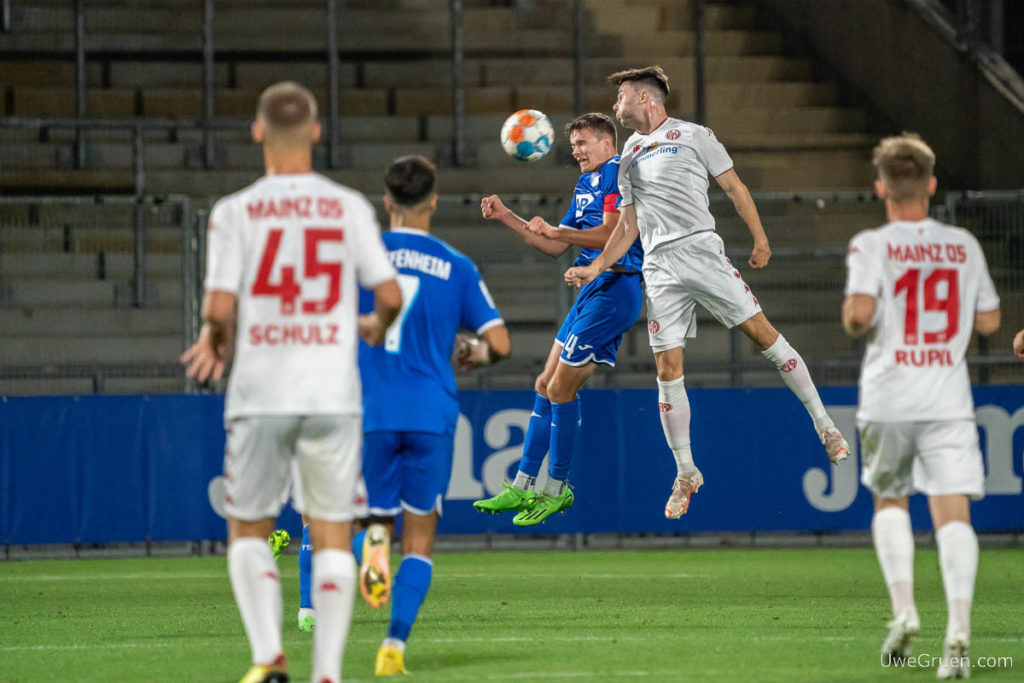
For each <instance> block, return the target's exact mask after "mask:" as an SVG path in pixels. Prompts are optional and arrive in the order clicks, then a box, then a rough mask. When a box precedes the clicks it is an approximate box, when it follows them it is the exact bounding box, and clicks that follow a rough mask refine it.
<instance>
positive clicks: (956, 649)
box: [935, 631, 971, 680]
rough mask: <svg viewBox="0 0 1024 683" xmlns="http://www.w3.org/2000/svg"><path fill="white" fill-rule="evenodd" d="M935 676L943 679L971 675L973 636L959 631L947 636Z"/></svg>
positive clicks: (968, 676)
mask: <svg viewBox="0 0 1024 683" xmlns="http://www.w3.org/2000/svg"><path fill="white" fill-rule="evenodd" d="M935 676H936V678H940V679H942V680H949V679H953V678H970V677H971V637H970V636H969V635H967V633H965V632H964V631H959V632H957V633H955V634H954V635H953V636H952V637H949V638H946V642H945V643H943V645H942V659H941V660H940V661H939V670H938V671H936V672H935Z"/></svg>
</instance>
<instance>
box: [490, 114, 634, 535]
mask: <svg viewBox="0 0 1024 683" xmlns="http://www.w3.org/2000/svg"><path fill="white" fill-rule="evenodd" d="M565 132H566V136H567V137H568V138H569V144H570V145H571V147H572V154H573V158H574V159H575V160H576V162H577V163H578V164H579V166H580V174H581V175H580V177H579V180H578V181H577V182H576V189H575V191H574V193H573V202H572V204H571V205H570V206H569V210H568V212H567V213H566V215H565V217H564V218H563V219H562V222H561V224H560V225H559V226H558V227H557V228H556V227H554V226H551V225H549V224H548V223H547V222H545V221H544V219H543V218H541V217H540V216H536V217H534V218H533V219H532V220H530V221H529V222H527V221H525V220H523V219H522V218H520V217H519V216H517V215H516V214H514V213H513V212H512V211H510V210H509V209H508V208H507V207H506V206H505V205H504V204H502V202H501V200H500V199H499V198H498V197H497V196H496V195H492V196H490V197H485V198H484V199H483V201H482V202H481V210H482V212H483V217H484V218H488V219H491V220H497V221H501V222H502V223H504V224H505V225H507V226H508V227H509V228H511V229H512V230H514V231H515V232H516V234H517V235H519V236H520V237H521V238H523V240H524V241H525V242H526V243H527V244H529V245H530V246H531V247H533V248H534V249H537V250H538V251H540V252H541V253H544V254H547V255H549V256H552V257H557V256H560V255H561V254H562V253H563V252H565V250H566V249H568V248H569V247H570V246H571V245H576V246H579V247H580V253H579V256H577V257H576V264H577V265H586V264H588V263H590V261H591V260H592V259H593V258H594V257H595V256H596V255H597V254H598V253H599V252H600V251H601V249H602V248H604V245H605V242H606V241H607V240H608V235H609V234H610V233H611V231H612V227H613V226H614V225H615V223H616V221H617V220H618V217H619V209H618V201H619V189H618V182H617V178H618V175H619V157H618V156H617V155H616V154H615V149H616V130H615V123H614V122H613V121H612V120H611V118H609V117H608V116H605V115H604V114H584V115H583V116H580V117H579V118H577V119H575V120H574V121H572V122H571V123H570V124H569V125H568V126H566V131H565ZM642 262H643V250H642V249H641V247H640V241H639V240H635V241H634V242H633V243H632V244H631V245H629V248H628V249H626V250H624V252H623V253H622V254H620V256H619V257H618V258H617V259H616V261H615V263H614V264H612V265H611V268H610V269H609V270H607V271H606V272H603V273H602V274H600V275H599V276H598V277H596V278H595V279H594V281H593V282H592V283H590V284H588V285H587V286H586V287H584V288H583V289H582V290H581V291H580V294H579V297H577V299H576V302H575V303H574V304H573V306H572V308H571V309H570V310H569V314H568V315H567V316H566V317H565V320H564V321H563V322H562V326H561V328H560V329H559V330H558V334H557V335H556V336H555V342H554V344H552V346H551V352H550V353H549V354H548V359H547V362H546V363H545V365H544V370H543V371H542V372H541V374H540V376H539V377H537V381H536V383H535V385H534V386H535V388H536V391H537V395H536V396H535V397H534V402H533V411H532V412H531V414H530V422H529V426H528V427H527V432H526V439H525V441H524V443H523V457H522V459H521V460H520V461H519V472H518V473H517V474H516V478H515V481H513V482H512V484H511V485H509V484H506V485H505V488H504V490H503V491H502V492H501V493H499V494H498V495H497V496H495V497H493V498H489V499H486V500H478V501H476V502H475V503H473V507H475V508H476V509H477V510H482V511H485V512H489V513H494V512H504V511H507V510H516V511H517V512H518V514H516V516H515V517H514V518H513V519H512V522H513V524H516V525H519V526H531V525H535V524H539V523H541V522H543V521H544V520H545V519H547V518H548V517H549V516H551V515H552V514H554V513H556V512H559V511H561V510H565V509H567V508H570V507H572V504H573V493H572V489H570V488H569V486H568V481H567V477H568V474H569V464H570V462H571V460H572V457H573V453H574V452H575V450H576V441H577V439H578V435H579V431H580V407H579V396H578V395H577V392H578V391H579V390H580V387H582V386H583V384H584V383H585V382H586V381H587V379H589V378H590V376H591V375H592V374H594V370H595V369H596V368H597V366H598V365H599V364H603V365H608V366H614V365H615V356H616V352H617V350H618V348H619V343H620V342H621V341H622V335H623V333H624V332H626V331H627V330H628V329H629V328H630V327H632V326H633V324H634V323H635V322H636V320H637V318H638V317H639V316H640V309H641V306H642V290H641V284H642V283H641V277H640V268H641V264H642ZM545 454H547V455H548V456H549V461H548V482H547V484H546V486H545V487H544V490H543V491H539V492H534V490H533V489H534V485H535V484H536V479H537V474H538V473H539V472H540V467H541V463H542V461H543V460H544V456H545Z"/></svg>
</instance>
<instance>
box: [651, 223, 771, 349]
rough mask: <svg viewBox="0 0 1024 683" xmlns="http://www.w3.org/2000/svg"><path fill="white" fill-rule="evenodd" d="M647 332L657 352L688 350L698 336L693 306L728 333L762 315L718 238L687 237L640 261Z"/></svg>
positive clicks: (715, 235) (710, 234) (712, 234)
mask: <svg viewBox="0 0 1024 683" xmlns="http://www.w3.org/2000/svg"><path fill="white" fill-rule="evenodd" d="M643 273H644V284H645V286H646V288H647V331H648V333H649V334H650V339H651V349H652V350H653V351H654V352H655V353H657V352H660V351H666V350H668V349H673V348H676V347H680V346H686V339H687V337H696V336H697V316H696V312H695V310H694V307H695V306H696V305H697V304H700V305H701V306H703V307H704V308H706V309H707V310H708V312H709V313H711V315H713V316H714V317H715V320H717V321H718V322H720V323H722V324H723V325H725V326H726V327H729V328H732V327H735V326H736V325H739V324H740V323H742V322H744V321H746V320H749V319H750V318H751V317H752V316H754V315H756V314H758V313H760V312H761V306H760V305H759V304H758V303H757V298H756V297H755V296H754V295H753V293H752V292H751V291H750V287H748V286H747V284H746V283H745V282H744V281H743V278H742V277H741V276H740V273H739V271H738V270H736V269H735V268H733V266H732V261H730V260H729V259H728V257H726V255H725V245H724V244H723V242H722V238H721V237H719V236H718V233H715V232H712V231H708V232H704V233H698V234H696V235H693V236H692V237H686V238H683V239H681V240H678V241H676V242H675V243H673V244H671V245H668V246H666V247H665V248H663V249H660V250H657V251H655V252H654V253H652V254H647V255H645V256H644V267H643Z"/></svg>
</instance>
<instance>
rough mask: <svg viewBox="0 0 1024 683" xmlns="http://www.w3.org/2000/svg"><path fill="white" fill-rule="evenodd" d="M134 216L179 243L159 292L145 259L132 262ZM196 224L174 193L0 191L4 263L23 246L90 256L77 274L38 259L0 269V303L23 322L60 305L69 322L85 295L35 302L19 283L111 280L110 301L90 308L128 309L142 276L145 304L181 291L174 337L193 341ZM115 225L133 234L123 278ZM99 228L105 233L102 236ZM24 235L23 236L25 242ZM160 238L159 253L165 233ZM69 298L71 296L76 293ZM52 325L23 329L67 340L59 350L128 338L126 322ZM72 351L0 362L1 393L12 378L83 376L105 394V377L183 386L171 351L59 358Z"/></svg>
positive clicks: (199, 242) (3, 333) (187, 203)
mask: <svg viewBox="0 0 1024 683" xmlns="http://www.w3.org/2000/svg"><path fill="white" fill-rule="evenodd" d="M140 216H143V217H145V218H146V219H147V220H146V223H147V224H149V225H150V226H151V227H154V228H156V227H159V228H160V229H161V230H163V231H167V230H170V231H171V235H173V236H174V239H176V240H178V241H180V244H179V246H178V248H177V251H178V259H177V261H176V263H174V264H173V265H174V269H173V272H170V273H168V272H166V271H165V272H164V276H165V279H166V277H167V276H170V277H171V278H172V281H173V282H174V284H173V285H168V286H169V287H170V289H169V290H168V289H162V290H161V289H158V288H157V286H156V285H155V284H149V278H148V277H146V276H147V273H146V270H145V264H144V263H143V270H142V271H141V272H139V271H137V265H136V264H137V263H138V261H137V260H136V258H135V257H134V252H136V251H137V248H136V247H135V243H136V240H137V239H138V236H139V234H140V231H139V230H138V229H137V227H136V226H137V225H138V222H137V221H138V220H139V217H140ZM203 225H204V223H202V222H200V220H199V215H198V214H197V212H196V211H195V210H194V208H193V204H192V201H191V200H190V199H189V198H188V197H184V196H178V195H170V196H164V197H154V196H144V197H141V198H136V197H131V196H126V195H93V196H81V195H78V196H21V197H0V258H2V259H3V262H4V263H6V264H8V267H10V266H12V265H15V264H16V262H17V261H18V260H19V257H20V256H21V255H22V254H24V253H26V251H27V252H31V253H33V254H40V253H42V254H72V255H88V256H89V257H90V261H91V265H89V272H84V271H83V272H81V273H77V274H75V273H72V274H62V273H54V272H53V271H52V270H50V267H53V266H47V265H44V264H40V265H39V266H36V268H37V270H38V272H37V273H35V272H33V271H32V270H31V269H29V268H27V267H25V266H22V267H21V268H20V269H18V273H16V274H15V275H14V276H12V275H10V274H9V273H8V272H0V276H3V277H2V279H0V289H2V290H4V291H6V292H8V297H7V298H6V299H5V300H4V299H0V308H5V307H6V308H8V310H11V311H22V312H23V314H24V317H25V319H26V320H31V319H32V317H33V315H34V313H35V311H36V310H40V311H44V312H45V311H50V312H51V317H55V316H58V315H60V314H59V311H60V310H61V309H63V310H67V311H69V312H70V314H71V316H72V318H73V319H74V320H79V319H80V316H76V314H79V313H80V312H81V309H82V307H83V306H85V307H88V306H89V304H87V303H85V302H84V301H79V302H78V303H74V301H61V300H60V299H49V298H48V299H46V300H45V301H38V302H37V301H36V300H39V299H40V295H32V296H30V297H29V299H30V300H29V301H25V300H24V299H23V298H22V296H23V295H24V294H30V295H31V294H32V293H31V292H29V291H28V290H27V289H25V288H26V287H27V286H28V285H30V284H32V283H34V282H37V281H40V280H45V281H48V282H50V283H53V282H59V281H64V282H66V283H68V285H69V286H70V287H72V288H73V287H74V286H75V284H76V283H88V282H104V283H110V284H111V287H110V295H109V296H110V299H108V300H107V301H108V302H109V303H107V304H105V305H103V304H101V305H100V307H99V308H98V309H96V310H102V309H104V308H107V309H108V310H111V309H124V308H127V309H132V308H138V306H136V305H135V299H136V296H137V292H138V290H139V282H140V281H141V282H142V283H143V287H144V289H145V297H146V303H147V304H149V305H155V304H166V302H167V301H172V300H174V299H177V298H178V295H179V294H180V298H181V304H180V310H179V311H178V313H177V314H175V313H171V314H170V315H171V316H172V318H178V320H179V321H180V330H181V333H180V341H181V348H182V349H184V348H185V347H186V346H187V345H188V344H191V343H192V341H193V340H194V339H195V336H196V334H197V333H198V326H197V322H196V316H197V315H198V311H199V305H200V298H201V295H202V290H201V280H200V276H199V275H198V274H197V258H202V257H203V251H202V249H203V243H204V240H203V238H202V235H201V233H200V230H201V229H202V226H203ZM119 230H124V231H125V232H128V231H131V233H132V235H133V237H132V242H133V246H132V252H133V257H132V268H131V274H130V275H129V277H128V278H127V279H123V276H122V270H121V268H119V267H118V266H117V264H116V261H117V259H118V256H119V255H121V254H123V253H124V252H123V250H122V249H120V248H119V245H120V242H121V241H122V240H120V239H119V238H118V237H117V232H118V231H119ZM16 231H17V232H21V233H22V235H23V237H21V238H20V239H19V238H16V237H15V235H14V233H15V232H16ZM97 233H99V234H97ZM104 233H105V234H106V235H107V236H104ZM25 237H27V238H28V243H27V244H26V243H25ZM149 237H150V238H153V237H155V235H154V234H153V233H150V235H149ZM161 239H163V238H161ZM19 242H21V243H19ZM164 242H165V246H164V252H165V253H166V248H167V244H166V239H164ZM172 244H173V242H172ZM165 263H166V260H165ZM164 267H165V268H166V266H164ZM5 270H6V269H5ZM199 272H201V271H199ZM26 278H27V279H26ZM90 296H94V295H90ZM72 299H74V300H75V301H78V299H76V298H75V297H72ZM97 303H98V302H97ZM108 307H109V308H108ZM179 316H180V317H179ZM54 324H55V323H54V322H52V321H51V322H50V323H47V324H45V326H44V327H43V328H40V329H39V331H37V332H35V333H32V332H29V333H26V334H27V336H28V337H30V338H31V337H36V336H46V337H49V338H50V339H60V340H66V341H65V343H66V347H64V348H65V349H73V348H75V345H76V344H78V343H80V341H81V340H82V339H83V338H88V337H91V336H94V335H97V334H99V335H101V336H108V335H113V336H116V337H118V338H119V339H118V342H117V343H124V344H131V343H132V341H131V340H132V334H133V332H132V328H131V327H128V328H125V329H117V330H106V329H103V330H99V331H97V330H96V329H94V328H93V327H91V326H86V327H84V328H80V329H60V330H56V329H53V326H54ZM167 326H168V329H175V328H178V327H179V325H178V324H177V323H175V322H171V321H170V320H169V321H168V323H167ZM15 336H19V335H16V334H14V333H11V332H10V331H7V330H0V339H2V338H3V337H7V338H13V337H15ZM21 336H25V334H22V335H21ZM72 355H73V354H62V356H61V357H60V358H58V359H56V360H54V361H53V362H28V363H19V362H10V360H7V361H0V393H4V390H3V384H2V382H4V381H14V380H75V379H84V380H88V382H89V385H90V386H91V391H92V393H104V392H105V390H106V382H107V380H111V379H147V378H148V379H172V378H174V379H180V380H182V382H181V385H180V387H181V388H183V389H187V388H188V384H187V383H185V382H184V378H183V373H182V372H181V368H180V366H179V365H178V364H177V363H175V362H174V360H175V359H174V358H173V357H168V358H167V362H159V363H153V362H143V361H130V360H128V361H125V362H110V361H102V360H99V359H98V360H97V361H95V362H90V359H89V358H88V357H81V358H77V357H76V358H73V359H72V358H68V357H64V356H72Z"/></svg>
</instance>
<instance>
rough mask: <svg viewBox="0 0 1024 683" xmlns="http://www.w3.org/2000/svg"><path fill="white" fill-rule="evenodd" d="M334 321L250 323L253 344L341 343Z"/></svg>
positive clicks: (315, 344)
mask: <svg viewBox="0 0 1024 683" xmlns="http://www.w3.org/2000/svg"><path fill="white" fill-rule="evenodd" d="M338 331H339V329H338V326H337V325H335V324H334V323H322V324H319V323H313V324H309V325H299V324H291V325H277V324H269V325H250V326H249V344H250V345H252V346H332V345H338V344H340V343H341V340H340V339H339V338H338Z"/></svg>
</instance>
